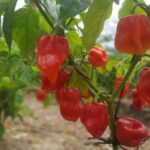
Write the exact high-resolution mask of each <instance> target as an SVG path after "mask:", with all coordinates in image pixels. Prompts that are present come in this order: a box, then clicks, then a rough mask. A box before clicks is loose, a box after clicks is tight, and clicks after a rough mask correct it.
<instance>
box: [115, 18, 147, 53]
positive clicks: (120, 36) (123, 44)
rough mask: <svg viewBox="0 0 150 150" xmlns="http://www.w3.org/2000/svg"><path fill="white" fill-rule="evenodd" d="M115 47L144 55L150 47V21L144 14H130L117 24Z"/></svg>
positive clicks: (126, 51) (121, 50) (125, 51)
mask: <svg viewBox="0 0 150 150" xmlns="http://www.w3.org/2000/svg"><path fill="white" fill-rule="evenodd" d="M115 47H116V49H117V50H118V51H120V52H123V53H128V54H137V55H142V54H144V52H145V51H146V50H148V49H149V48H150V21H149V19H148V17H147V16H144V15H129V16H126V17H123V18H121V19H120V21H119V23H118V25H117V31H116V37H115Z"/></svg>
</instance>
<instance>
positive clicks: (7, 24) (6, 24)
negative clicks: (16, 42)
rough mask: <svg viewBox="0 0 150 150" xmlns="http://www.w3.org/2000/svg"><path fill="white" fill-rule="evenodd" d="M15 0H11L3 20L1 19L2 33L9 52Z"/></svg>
mask: <svg viewBox="0 0 150 150" xmlns="http://www.w3.org/2000/svg"><path fill="white" fill-rule="evenodd" d="M16 3H17V0H11V2H10V3H9V5H8V7H7V8H6V10H5V14H4V19H3V33H4V36H5V40H6V43H7V45H8V48H9V50H10V49H11V44H12V27H13V16H14V10H15V6H16Z"/></svg>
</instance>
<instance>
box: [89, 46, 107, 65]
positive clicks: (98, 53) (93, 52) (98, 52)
mask: <svg viewBox="0 0 150 150" xmlns="http://www.w3.org/2000/svg"><path fill="white" fill-rule="evenodd" d="M88 60H89V62H90V64H91V65H92V66H93V67H101V66H103V65H105V64H106V63H107V61H108V56H107V54H106V51H105V50H103V49H102V48H99V47H96V46H95V47H93V48H91V49H90V51H89V53H88Z"/></svg>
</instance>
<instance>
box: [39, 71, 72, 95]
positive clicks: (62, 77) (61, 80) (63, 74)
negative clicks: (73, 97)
mask: <svg viewBox="0 0 150 150" xmlns="http://www.w3.org/2000/svg"><path fill="white" fill-rule="evenodd" d="M69 78H70V74H69V73H68V72H67V71H65V70H63V69H61V70H59V72H58V78H57V80H56V82H55V83H51V82H50V81H49V79H48V77H47V76H46V74H42V76H41V84H42V88H41V89H43V90H45V91H46V92H51V91H55V90H58V89H60V88H62V87H63V86H64V85H65V83H66V82H67V81H68V80H69Z"/></svg>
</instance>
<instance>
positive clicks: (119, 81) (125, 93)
mask: <svg viewBox="0 0 150 150" xmlns="http://www.w3.org/2000/svg"><path fill="white" fill-rule="evenodd" d="M122 80H123V77H122V76H118V77H117V78H116V82H115V85H114V89H117V88H118V87H119V85H120V83H121V82H122ZM128 92H129V83H128V82H126V85H125V87H124V90H123V92H122V97H124V96H127V95H128ZM119 96H121V92H120V93H119Z"/></svg>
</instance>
